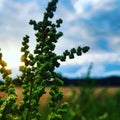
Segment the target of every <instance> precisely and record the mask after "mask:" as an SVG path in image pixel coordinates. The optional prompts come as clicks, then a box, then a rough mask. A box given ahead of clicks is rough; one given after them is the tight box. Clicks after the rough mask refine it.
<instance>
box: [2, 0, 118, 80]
mask: <svg viewBox="0 0 120 120" xmlns="http://www.w3.org/2000/svg"><path fill="white" fill-rule="evenodd" d="M49 1H50V0H9V1H8V0H0V48H1V49H2V52H3V55H4V56H3V57H4V59H5V60H6V61H7V62H8V67H9V68H12V70H13V74H12V76H13V77H15V76H16V75H19V74H20V73H19V71H18V67H19V65H20V64H21V63H20V56H21V52H20V48H21V42H22V38H23V36H25V35H26V34H28V35H29V36H30V43H29V44H30V50H31V51H32V50H33V49H34V46H35V37H34V31H33V30H32V26H30V25H29V24H28V23H29V20H30V19H34V20H36V21H39V20H42V18H43V13H44V11H45V8H46V6H47V3H48V2H49ZM57 18H62V19H63V21H64V22H63V24H62V26H61V28H60V29H58V31H62V32H63V33H64V36H63V37H61V38H60V39H59V42H58V43H57V46H56V49H55V52H56V53H57V54H62V52H63V51H64V50H66V49H71V48H73V47H77V46H81V47H83V46H85V45H87V46H90V48H91V49H90V51H89V52H88V53H86V54H84V55H83V56H81V57H77V56H76V58H75V59H74V60H69V59H67V61H66V62H63V63H61V66H60V68H58V69H56V71H57V72H59V73H61V74H62V75H63V76H65V77H68V78H76V77H84V76H85V74H86V72H87V70H88V67H89V65H90V64H91V63H93V68H92V71H91V77H96V78H99V77H107V76H111V75H117V76H119V75H120V0H104V1H103V0H59V2H58V8H57V11H56V13H55V18H54V20H56V19H57ZM54 20H53V21H54Z"/></svg>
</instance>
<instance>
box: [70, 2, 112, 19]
mask: <svg viewBox="0 0 120 120" xmlns="http://www.w3.org/2000/svg"><path fill="white" fill-rule="evenodd" d="M71 1H72V3H73V8H74V9H75V12H76V14H77V15H78V16H79V17H83V18H84V17H85V18H86V17H87V18H88V17H90V16H92V15H93V14H94V13H96V12H97V11H99V10H105V11H110V10H111V9H113V8H114V4H113V3H114V0H104V1H101V0H76V1H75V0H71Z"/></svg>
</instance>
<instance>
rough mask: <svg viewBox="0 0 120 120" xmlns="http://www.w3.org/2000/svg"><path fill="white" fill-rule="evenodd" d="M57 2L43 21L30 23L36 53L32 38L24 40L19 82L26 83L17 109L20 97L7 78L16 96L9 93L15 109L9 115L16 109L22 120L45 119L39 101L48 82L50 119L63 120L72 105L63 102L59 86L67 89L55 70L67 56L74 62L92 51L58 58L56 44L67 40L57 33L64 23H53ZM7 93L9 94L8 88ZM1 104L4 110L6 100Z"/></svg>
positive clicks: (85, 49)
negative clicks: (49, 83)
mask: <svg viewBox="0 0 120 120" xmlns="http://www.w3.org/2000/svg"><path fill="white" fill-rule="evenodd" d="M57 2H58V0H52V1H51V2H49V3H48V6H47V8H46V11H45V13H44V17H43V20H42V21H39V22H36V21H35V20H30V22H29V24H30V25H33V29H34V30H35V31H36V33H35V36H36V46H35V49H34V51H33V53H31V52H30V50H29V45H28V43H29V36H28V35H26V36H25V37H24V38H23V41H22V47H21V52H22V53H23V55H22V56H21V62H23V65H22V66H20V67H19V70H20V71H21V72H22V76H20V77H19V78H20V80H21V81H22V82H23V85H22V88H23V92H22V93H23V100H22V101H21V103H20V105H19V106H17V107H16V104H15V100H16V94H15V92H14V87H13V85H12V84H11V83H12V81H11V78H9V77H8V74H7V80H9V84H8V83H7V89H8V90H9V89H10V88H12V92H10V93H9V92H8V93H9V96H8V98H7V99H8V101H9V102H10V104H9V105H10V107H11V108H9V111H10V110H11V109H12V107H13V106H14V109H13V110H17V111H18V116H19V119H20V120H39V119H40V118H41V119H42V117H41V111H42V109H41V108H40V102H39V100H40V98H41V96H42V95H43V94H45V93H46V86H47V81H49V80H52V81H51V86H50V92H49V94H50V96H51V99H50V101H49V110H50V111H49V115H48V118H47V119H48V120H62V119H63V113H65V112H66V110H67V107H68V104H67V103H66V102H64V103H60V102H59V101H61V100H62V99H63V96H64V94H63V92H61V91H60V90H59V86H61V85H63V81H62V80H60V79H59V75H58V74H57V73H56V72H55V68H58V67H59V66H60V61H66V57H67V56H68V57H69V58H70V59H73V58H74V55H75V54H77V55H78V56H80V55H82V53H86V52H87V51H88V50H89V47H88V46H85V47H83V48H81V47H78V48H77V49H75V48H72V49H71V50H70V51H68V50H65V51H64V52H63V54H62V55H57V54H56V53H55V52H54V50H55V47H56V45H55V44H56V43H57V42H58V39H59V38H60V37H61V36H63V33H62V32H58V31H57V28H59V27H60V26H61V23H62V22H63V21H62V19H61V18H60V19H57V20H56V23H53V22H52V18H53V17H54V12H55V11H56V8H57V7H56V4H57ZM1 64H2V63H1ZM1 69H4V66H2V68H1ZM1 72H2V70H1ZM5 75H6V72H3V76H5ZM4 78H5V77H4ZM5 79H6V78H5ZM7 80H5V81H7ZM5 84H6V82H5ZM4 90H5V91H6V87H5V88H4ZM11 96H12V100H11ZM13 98H14V99H13ZM0 103H1V104H0V105H1V106H4V104H5V100H3V101H1V102H0ZM11 103H12V104H11ZM7 107H8V106H5V107H3V108H4V111H5V110H6V111H7V109H8V108H7ZM4 111H3V110H2V111H1V112H0V115H1V116H3V114H4V113H5V114H7V112H4ZM1 118H2V117H1ZM16 119H17V118H16Z"/></svg>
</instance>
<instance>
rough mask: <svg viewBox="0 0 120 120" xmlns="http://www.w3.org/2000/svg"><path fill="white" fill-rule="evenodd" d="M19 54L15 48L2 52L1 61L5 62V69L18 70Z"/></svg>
mask: <svg viewBox="0 0 120 120" xmlns="http://www.w3.org/2000/svg"><path fill="white" fill-rule="evenodd" d="M20 56H21V54H20V52H19V51H17V50H16V49H15V48H12V49H8V50H5V51H3V60H4V61H5V62H7V67H8V68H10V69H14V68H18V67H19V66H20V63H21V62H20Z"/></svg>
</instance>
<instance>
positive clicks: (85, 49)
mask: <svg viewBox="0 0 120 120" xmlns="http://www.w3.org/2000/svg"><path fill="white" fill-rule="evenodd" d="M89 49H90V48H89V47H88V46H85V47H83V48H82V51H83V53H86V52H88V50H89Z"/></svg>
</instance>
